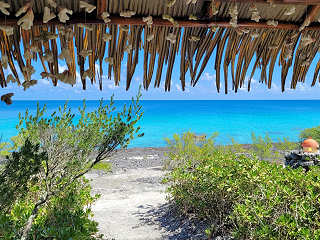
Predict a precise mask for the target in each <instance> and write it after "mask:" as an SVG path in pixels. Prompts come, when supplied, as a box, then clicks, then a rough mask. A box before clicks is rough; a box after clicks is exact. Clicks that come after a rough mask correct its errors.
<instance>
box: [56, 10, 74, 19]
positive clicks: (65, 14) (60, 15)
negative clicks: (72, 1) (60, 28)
mask: <svg viewBox="0 0 320 240" xmlns="http://www.w3.org/2000/svg"><path fill="white" fill-rule="evenodd" d="M72 13H73V11H72V10H70V9H68V8H61V9H60V11H59V13H58V18H59V20H60V22H62V23H66V22H67V21H68V20H69V19H70V17H69V16H68V14H69V15H72Z"/></svg>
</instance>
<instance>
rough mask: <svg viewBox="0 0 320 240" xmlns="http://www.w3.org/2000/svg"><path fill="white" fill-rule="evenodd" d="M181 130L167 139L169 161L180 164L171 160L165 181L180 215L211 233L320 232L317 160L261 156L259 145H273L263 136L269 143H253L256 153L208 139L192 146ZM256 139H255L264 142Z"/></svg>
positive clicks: (282, 235) (307, 235) (273, 235)
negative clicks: (289, 164)
mask: <svg viewBox="0 0 320 240" xmlns="http://www.w3.org/2000/svg"><path fill="white" fill-rule="evenodd" d="M184 136H185V135H182V136H181V137H177V136H176V137H175V141H171V142H169V151H170V153H169V154H168V156H169V161H172V162H175V163H176V162H178V163H179V164H172V165H171V166H172V169H171V171H170V172H169V173H168V174H167V176H166V178H165V179H164V182H166V183H168V184H169V187H168V193H169V198H170V200H171V201H172V202H173V203H174V205H175V206H176V207H177V209H178V210H179V212H180V213H181V214H182V215H185V216H195V217H196V218H198V219H199V220H205V221H206V222H207V223H208V226H210V227H209V228H208V230H207V231H206V232H207V234H208V238H209V239H214V238H215V237H217V236H226V235H229V236H233V237H234V238H235V239H310V240H311V239H319V238H320V232H319V229H320V221H319V212H320V205H319V196H320V171H319V168H318V167H317V166H314V167H311V168H310V170H309V171H308V172H305V171H303V169H301V168H298V169H291V168H283V167H282V166H281V165H279V164H275V163H272V162H270V161H264V160H260V158H261V157H264V156H265V153H264V152H263V151H266V152H267V153H268V152H269V149H271V145H270V144H269V143H270V141H269V139H265V140H264V141H265V142H267V143H268V144H269V145H267V146H264V147H263V148H262V147H261V146H256V148H255V149H257V150H258V153H255V152H254V151H252V154H250V155H247V154H237V153H235V152H233V151H232V150H231V149H230V148H223V147H221V146H220V147H219V146H215V145H214V142H213V141H210V140H209V141H207V142H205V143H203V145H202V146H200V147H199V146H194V143H193V142H192V140H191V138H186V137H184ZM260 140H261V138H260V139H259V138H258V139H257V143H256V144H262V141H260ZM186 141H187V142H186ZM286 144H287V143H286ZM183 146H188V147H183ZM191 149H192V152H191ZM265 149H266V150H265ZM180 159H184V161H181V160H180Z"/></svg>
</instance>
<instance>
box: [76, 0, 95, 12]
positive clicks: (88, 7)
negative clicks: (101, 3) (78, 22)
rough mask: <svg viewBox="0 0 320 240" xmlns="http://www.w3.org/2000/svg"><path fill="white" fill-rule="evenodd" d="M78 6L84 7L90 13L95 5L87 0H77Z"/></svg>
mask: <svg viewBox="0 0 320 240" xmlns="http://www.w3.org/2000/svg"><path fill="white" fill-rule="evenodd" d="M79 8H84V10H85V11H86V12H87V13H92V12H93V10H95V9H96V6H95V5H92V4H90V3H88V2H85V1H80V2H79Z"/></svg>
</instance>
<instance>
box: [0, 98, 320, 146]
mask: <svg viewBox="0 0 320 240" xmlns="http://www.w3.org/2000/svg"><path fill="white" fill-rule="evenodd" d="M86 103H87V110H88V111H90V110H93V109H94V108H95V107H97V106H98V104H99V101H87V102H86ZM129 103H130V101H116V106H117V107H121V106H123V104H127V105H128V104H129ZM39 104H40V106H43V105H44V104H46V105H47V108H48V112H49V113H52V112H53V111H55V110H56V109H57V107H58V106H60V105H63V104H64V101H40V102H39ZM36 106H37V102H36V101H14V102H13V104H12V105H10V106H6V105H4V104H1V105H0V136H2V139H3V140H8V139H10V137H12V136H14V135H16V134H17V131H16V129H15V126H16V124H17V123H18V114H19V112H21V113H24V112H25V109H26V108H28V109H29V111H30V112H35V110H36ZM69 106H71V107H72V109H73V110H74V111H75V113H77V108H78V107H79V106H82V101H69ZM142 106H143V111H144V116H143V119H142V120H141V122H140V126H141V129H142V131H143V132H144V134H145V135H144V137H142V138H138V139H135V140H134V141H133V142H132V143H131V144H130V146H129V147H160V146H166V142H165V140H164V139H165V138H171V137H172V135H173V133H183V132H186V131H192V132H195V133H197V134H207V135H211V134H212V133H214V132H219V136H218V137H217V139H216V140H217V143H219V144H228V143H230V142H231V138H234V139H235V140H236V141H237V142H239V143H250V142H251V133H252V132H254V133H255V134H256V135H260V136H265V135H266V134H268V135H269V136H270V137H271V138H272V139H273V140H274V141H277V140H278V139H279V138H281V139H282V138H283V137H287V138H289V139H290V140H292V141H297V140H298V139H299V138H298V136H299V132H300V131H301V130H302V129H304V128H309V127H314V126H318V125H320V101H316V100H311V101H308V100H306V101H300V100H299V101H142Z"/></svg>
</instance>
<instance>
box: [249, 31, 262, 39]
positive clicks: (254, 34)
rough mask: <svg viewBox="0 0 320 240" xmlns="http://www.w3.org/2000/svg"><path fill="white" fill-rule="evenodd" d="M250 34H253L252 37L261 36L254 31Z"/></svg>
mask: <svg viewBox="0 0 320 240" xmlns="http://www.w3.org/2000/svg"><path fill="white" fill-rule="evenodd" d="M250 36H251V37H252V38H257V37H259V36H260V33H258V32H252V33H250Z"/></svg>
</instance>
